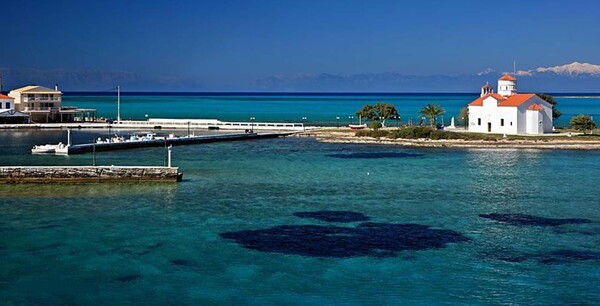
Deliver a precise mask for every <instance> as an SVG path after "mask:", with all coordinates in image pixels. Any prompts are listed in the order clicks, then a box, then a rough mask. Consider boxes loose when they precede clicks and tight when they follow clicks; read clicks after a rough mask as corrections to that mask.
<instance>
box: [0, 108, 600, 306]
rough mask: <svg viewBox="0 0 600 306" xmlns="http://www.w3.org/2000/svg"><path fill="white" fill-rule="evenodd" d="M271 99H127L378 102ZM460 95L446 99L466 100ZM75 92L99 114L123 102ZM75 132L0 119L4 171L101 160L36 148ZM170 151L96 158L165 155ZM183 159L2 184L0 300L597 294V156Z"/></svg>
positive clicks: (309, 144)
mask: <svg viewBox="0 0 600 306" xmlns="http://www.w3.org/2000/svg"><path fill="white" fill-rule="evenodd" d="M271 98H272V99H277V100H275V101H272V106H271V107H269V106H268V105H270V104H269V103H270V102H268V101H269V100H267V101H264V100H261V102H249V101H254V100H251V99H250V98H248V97H240V98H227V99H226V98H223V97H209V98H201V97H196V98H193V99H192V101H196V103H194V102H190V100H188V99H189V98H188V97H163V96H161V97H155V98H153V99H156V100H155V101H158V102H144V101H148V98H147V97H125V98H124V104H123V111H124V113H125V112H127V114H129V115H128V116H131V117H132V118H133V117H136V116H139V114H141V113H142V112H143V111H142V112H140V108H139V107H138V108H135V107H133V105H135V103H138V106H139V105H146V106H147V105H150V106H149V107H150V109H153V110H155V111H156V115H154V111H148V112H150V113H151V114H152V115H153V116H155V117H171V116H173V117H174V116H179V117H185V116H186V115H188V116H191V115H192V114H193V115H194V116H196V115H197V116H198V117H213V118H214V117H218V118H219V119H223V120H236V118H239V119H240V120H241V119H244V118H245V117H247V114H248V113H250V112H252V113H257V114H256V115H255V116H256V117H259V114H260V116H265V118H274V119H286V120H287V119H289V120H292V119H294V118H296V116H297V115H298V114H302V113H307V114H311V115H307V116H311V117H317V114H321V116H322V117H321V118H328V117H331V116H332V115H333V116H335V115H336V113H337V112H339V113H340V116H341V115H342V113H344V112H345V113H349V112H351V111H353V110H354V109H355V108H356V106H360V105H362V104H363V103H364V102H371V101H378V100H379V98H378V97H377V98H373V97H367V98H365V99H364V100H361V99H354V98H343V99H341V98H339V99H341V100H342V101H337V100H335V99H333V98H331V97H319V98H315V97H308V98H306V99H307V100H308V101H306V102H302V101H297V102H290V99H293V98H282V97H276V98H274V97H271ZM94 99H98V100H94ZM169 99H170V100H169ZM296 99H297V98H296ZM315 99H325V100H324V101H325V102H323V103H318V102H317V101H314V100H315ZM370 99H372V100H370ZM398 99H405V97H400V98H398ZM406 99H408V98H406ZM411 99H412V98H411ZM419 99H422V100H417V99H414V100H410V101H412V102H410V103H409V102H407V105H413V106H411V107H412V109H413V110H414V109H416V108H418V106H416V105H417V103H420V102H415V101H428V99H426V98H423V97H419ZM461 99H463V98H461ZM461 99H458V98H448V99H447V100H441V99H440V100H438V102H440V103H441V104H442V105H444V106H446V107H447V109H448V110H450V109H451V106H450V105H451V104H452V103H454V104H452V105H457V109H456V112H458V105H459V104H460V103H462V102H460V103H459V101H462V100H461ZM464 99H465V100H468V99H470V98H467V97H465V98H464ZM565 99H568V100H560V102H559V103H560V104H559V105H564V109H565V110H563V112H564V113H567V111H566V109H567V104H568V103H571V102H572V103H573V106H572V107H573V108H572V109H573V110H574V112H579V109H578V107H584V106H583V105H585V103H590V104H593V105H594V106H593V108H592V109H596V111H595V112H596V113H599V112H598V111H597V109H598V105H597V100H586V99H582V98H565ZM67 100H69V102H75V101H77V102H76V103H74V104H78V105H80V106H85V107H88V106H89V107H97V108H98V109H99V110H100V111H101V112H106V114H107V115H106V116H108V115H109V114H110V110H111V108H112V107H113V106H114V100H113V99H112V97H99V98H98V97H97V98H92V97H87V96H86V97H66V98H65V101H67ZM88 100H89V101H88ZM355 100H356V101H355ZM85 101H87V102H85ZM135 101H137V102H135ZM153 101H154V100H153ZM168 101H171V102H168ZM387 101H390V102H393V101H392V100H391V99H388V100H387ZM450 101H454V102H452V103H451V102H450ZM590 101H596V102H590ZM142 103H143V104H142ZM353 103H354V104H353ZM298 104H299V105H302V106H299V109H296V107H289V108H287V110H286V107H284V106H285V105H288V106H289V105H298ZM199 105H200V106H199ZM219 105H221V106H219ZM232 105H237V106H238V107H242V106H245V108H243V110H245V111H243V110H239V111H236V110H235V108H236V107H231V106H232ZM259 105H260V106H261V107H259ZM400 105H403V104H401V103H400V102H397V106H400ZM574 105H579V106H574ZM186 107H187V108H186ZM290 108H291V109H290ZM399 108H400V110H401V112H403V111H402V110H403V109H406V111H405V113H407V114H408V113H410V112H411V111H412V110H410V111H409V109H411V108H409V107H408V106H406V108H404V107H403V106H400V107H399ZM136 109H137V110H136ZM161 110H162V111H161ZM250 110H253V111H250ZM584 110H587V108H584ZM163 111H164V112H163ZM309 111H310V113H309ZM569 112H571V111H569ZM219 114H222V116H220V115H219ZM279 114H287V115H286V116H288V117H284V118H281V117H278V116H279ZM141 116H142V117H143V114H142V115H141ZM268 116H272V117H268ZM257 120H258V118H257ZM106 133H107V131H104V130H76V131H74V132H73V136H74V137H75V141H76V142H83V141H85V140H86V139H92V138H95V137H97V136H99V135H105V134H106ZM65 134H66V132H65V131H60V130H4V131H0V165H19V164H20V165H23V164H29V165H43V164H51V165H89V164H91V163H92V156H91V155H90V154H83V155H72V156H37V155H36V156H33V155H30V154H29V149H30V148H31V146H32V145H34V144H40V143H46V142H51V143H56V142H57V141H58V140H60V139H65V137H66V135H65ZM163 154H164V152H163V149H162V148H141V149H135V150H127V151H114V152H100V153H98V154H97V162H98V164H101V165H162V163H163V156H164V155H163ZM173 159H174V164H175V165H176V166H179V167H180V171H181V172H183V173H184V181H183V182H181V183H177V184H172V183H167V184H156V183H139V184H135V183H111V184H79V185H78V184H73V185H46V184H34V185H0V304H7V305H13V304H14V305H22V304H43V305H48V304H61V305H62V304H108V305H115V304H119V305H121V304H141V305H158V304H170V305H189V304H198V305H232V304H241V305H363V304H367V305H381V304H390V305H396V304H403V305H407V304H408V305H413V304H418V305H423V304H427V305H429V304H486V305H487V304H527V305H529V304H540V305H548V304H553V305H556V304H600V290H598V288H599V287H600V200H599V199H600V188H599V186H600V185H599V183H598V178H599V177H600V167H599V166H598V165H599V164H600V152H599V151H575V150H564V151H558V150H557V151H552V150H547V151H544V150H510V149H503V150H488V149H444V148H428V149H424V148H402V147H396V146H381V145H354V144H325V143H318V142H316V141H315V140H314V139H311V138H280V139H267V140H255V141H245V142H229V143H212V144H201V145H190V146H178V147H175V148H174V151H173Z"/></svg>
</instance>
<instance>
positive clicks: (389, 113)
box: [373, 102, 400, 127]
mask: <svg viewBox="0 0 600 306" xmlns="http://www.w3.org/2000/svg"><path fill="white" fill-rule="evenodd" d="M373 109H375V113H376V115H377V117H379V120H381V124H382V126H384V127H385V120H387V119H390V118H396V116H400V114H398V110H397V109H396V107H395V106H394V105H393V104H389V103H383V102H377V104H375V106H373Z"/></svg>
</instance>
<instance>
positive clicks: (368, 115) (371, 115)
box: [356, 104, 377, 120]
mask: <svg viewBox="0 0 600 306" xmlns="http://www.w3.org/2000/svg"><path fill="white" fill-rule="evenodd" d="M356 116H360V117H362V118H363V119H365V120H375V119H376V118H377V116H376V114H375V109H374V108H373V105H371V104H365V105H363V107H362V108H361V109H359V110H358V111H357V112H356Z"/></svg>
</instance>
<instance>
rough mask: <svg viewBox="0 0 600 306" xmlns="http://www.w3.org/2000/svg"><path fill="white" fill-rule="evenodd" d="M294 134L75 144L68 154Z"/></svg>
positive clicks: (235, 135) (279, 134)
mask: <svg viewBox="0 0 600 306" xmlns="http://www.w3.org/2000/svg"><path fill="white" fill-rule="evenodd" d="M290 134H292V133H289V132H288V133H238V134H224V135H201V136H186V137H178V138H165V139H156V140H144V141H127V142H102V143H95V144H94V143H85V144H74V145H70V146H69V147H68V149H67V150H68V152H67V154H81V153H89V152H92V151H94V150H95V151H114V150H125V149H134V148H145V147H162V146H166V145H173V146H178V145H187V144H200V143H211V142H220V141H237V140H251V139H263V138H277V137H282V136H287V135H290Z"/></svg>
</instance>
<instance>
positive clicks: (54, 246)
mask: <svg viewBox="0 0 600 306" xmlns="http://www.w3.org/2000/svg"><path fill="white" fill-rule="evenodd" d="M65 245H66V244H64V243H62V242H57V243H51V244H47V245H44V246H40V247H34V248H31V249H28V250H27V252H32V253H35V252H40V251H46V250H51V249H57V248H61V247H63V246H65Z"/></svg>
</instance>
